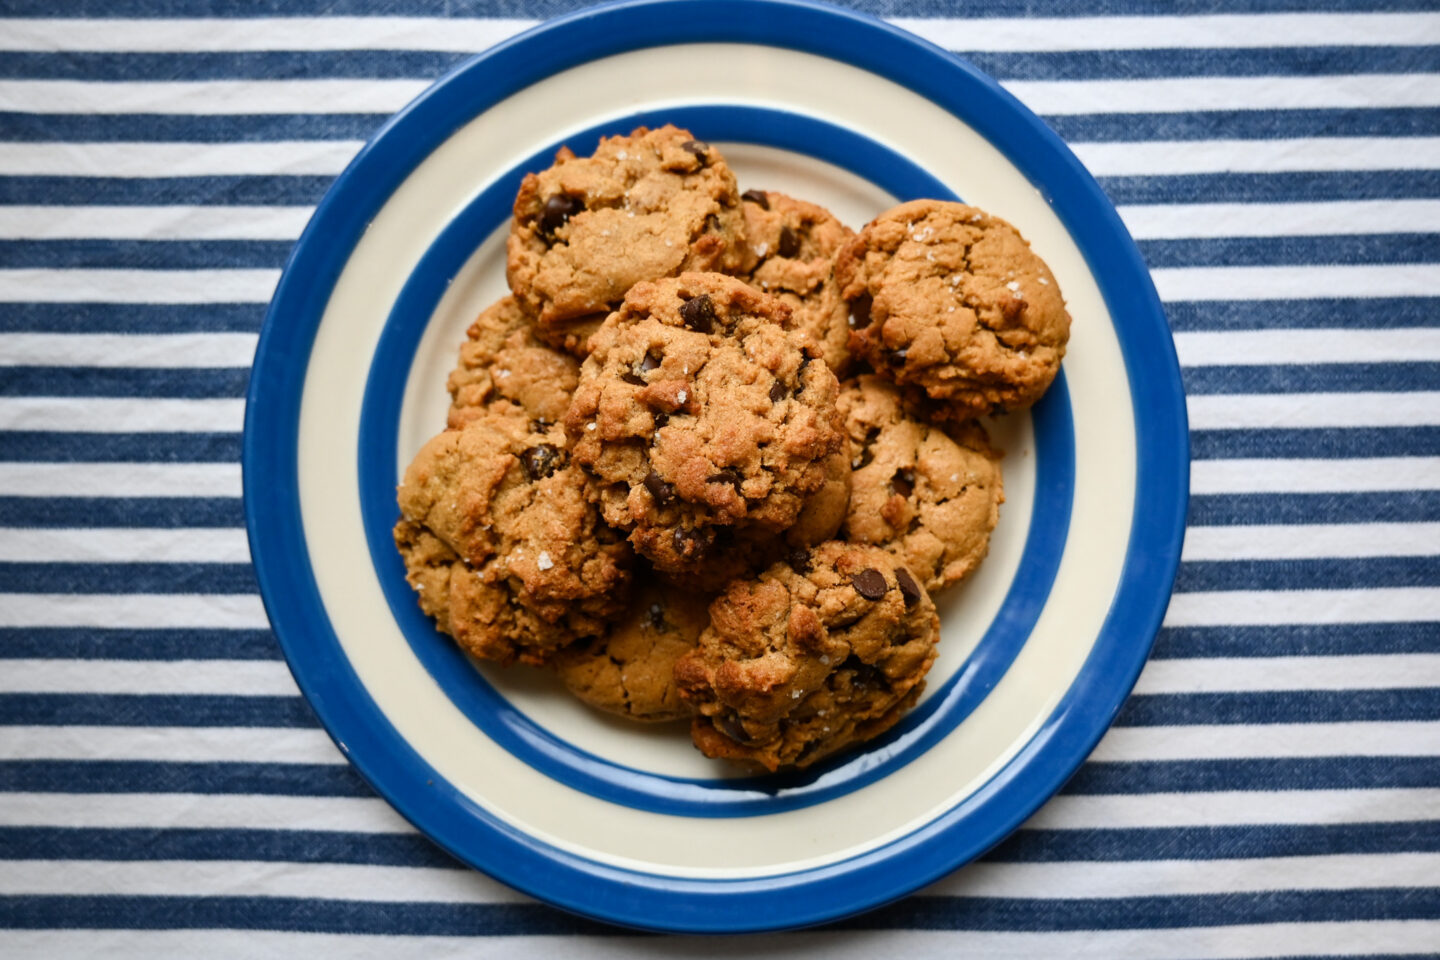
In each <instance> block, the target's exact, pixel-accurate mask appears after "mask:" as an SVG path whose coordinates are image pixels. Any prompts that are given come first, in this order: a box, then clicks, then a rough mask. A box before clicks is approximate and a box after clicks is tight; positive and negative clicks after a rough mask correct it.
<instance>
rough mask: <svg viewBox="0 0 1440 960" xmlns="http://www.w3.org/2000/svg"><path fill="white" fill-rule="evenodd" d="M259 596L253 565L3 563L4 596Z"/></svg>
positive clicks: (0, 577) (1, 589) (1, 586)
mask: <svg viewBox="0 0 1440 960" xmlns="http://www.w3.org/2000/svg"><path fill="white" fill-rule="evenodd" d="M77 521H82V522H83V518H81V517H72V518H71V523H72V525H73V524H74V523H75V522H77ZM258 592H259V587H258V586H257V585H256V583H255V572H254V570H253V569H252V568H251V566H250V564H248V563H0V593H118V594H125V593H224V594H232V593H258Z"/></svg>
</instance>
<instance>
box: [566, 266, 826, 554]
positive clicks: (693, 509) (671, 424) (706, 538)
mask: <svg viewBox="0 0 1440 960" xmlns="http://www.w3.org/2000/svg"><path fill="white" fill-rule="evenodd" d="M788 320H789V308H788V307H786V306H785V305H784V304H783V303H781V302H780V301H779V300H777V299H775V298H774V297H770V296H767V295H766V294H763V293H760V292H758V291H756V290H754V289H752V288H751V287H749V286H746V285H745V284H744V283H743V282H741V281H740V280H736V279H735V278H733V277H726V276H721V275H719V274H713V273H711V274H705V273H687V274H684V275H682V276H680V277H678V278H673V279H667V280H659V281H655V282H653V283H640V284H636V285H635V287H633V288H632V289H631V291H630V293H629V294H628V295H627V296H626V297H625V302H624V304H623V305H622V307H621V308H620V310H618V311H617V312H616V313H614V314H612V315H611V316H610V317H609V319H607V320H606V321H605V324H604V326H602V327H601V328H600V330H599V332H598V333H596V334H595V336H594V337H592V338H591V342H590V343H591V354H590V356H589V357H588V358H587V359H586V361H585V363H584V364H583V365H582V367H581V370H580V384H579V386H578V387H577V388H576V391H575V397H574V400H573V402H572V403H571V405H570V410H569V412H568V413H567V414H566V416H565V429H566V432H567V434H568V435H569V437H570V441H571V448H572V450H573V451H574V456H575V461H576V463H578V464H579V465H580V466H581V467H583V468H584V470H585V471H586V472H587V474H588V475H589V477H590V481H591V491H592V495H593V496H594V497H595V498H596V499H597V500H598V502H599V504H600V509H601V512H602V515H603V516H604V518H605V520H606V522H608V523H609V524H610V525H611V526H613V527H616V528H617V529H620V530H624V531H627V533H628V534H629V536H630V540H631V542H632V543H633V544H634V545H635V549H636V550H637V551H639V552H640V553H642V554H644V555H645V556H646V557H648V558H649V559H650V560H651V561H652V562H653V563H654V564H655V567H656V569H657V570H659V571H661V572H664V573H667V574H672V575H681V576H684V575H687V574H688V575H693V574H698V573H701V572H703V571H706V570H708V569H710V568H711V567H712V566H713V565H715V564H716V563H717V562H719V561H720V560H722V559H723V558H724V556H725V555H726V554H727V553H728V552H729V551H730V549H731V546H732V544H733V543H734V542H735V541H738V540H741V539H751V540H753V539H756V538H762V539H763V538H775V537H778V536H779V535H780V534H781V533H782V532H783V531H784V530H785V529H786V528H788V527H790V526H791V525H792V524H794V523H795V521H796V518H797V517H798V516H799V514H800V511H801V508H802V507H803V506H804V505H805V503H806V501H807V500H808V499H809V498H810V497H811V496H812V495H813V494H816V493H817V492H819V491H821V490H822V489H823V488H824V487H825V486H826V483H827V460H828V459H829V458H830V457H831V456H832V455H834V454H835V453H836V451H837V450H839V449H840V447H841V444H842V442H843V440H842V436H843V429H842V425H841V422H840V418H839V414H838V412H837V411H836V409H835V395H836V392H837V390H838V388H839V384H838V383H837V381H836V380H835V375H834V374H833V373H832V372H831V371H830V368H829V367H827V366H826V365H825V364H824V363H823V362H816V361H818V360H819V357H818V351H817V349H816V347H815V346H814V344H813V342H812V341H810V340H809V338H807V337H803V336H801V335H799V334H796V333H795V332H793V331H791V330H790V329H789V328H788ZM722 531H725V532H726V535H727V536H726V537H722V536H721V532H722ZM732 535H733V538H734V540H730V541H728V542H727V537H728V536H732Z"/></svg>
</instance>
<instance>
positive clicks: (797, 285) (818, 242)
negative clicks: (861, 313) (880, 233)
mask: <svg viewBox="0 0 1440 960" xmlns="http://www.w3.org/2000/svg"><path fill="white" fill-rule="evenodd" d="M741 200H742V203H741V209H742V210H743V211H744V213H745V247H746V251H747V254H748V257H747V264H746V267H745V270H744V272H743V273H742V274H741V276H742V277H743V278H744V279H745V281H746V282H747V283H749V284H750V285H751V286H753V287H759V288H760V289H761V290H763V291H765V292H766V293H768V294H771V295H772V296H776V297H779V298H780V299H781V300H783V301H784V302H785V303H786V304H787V305H788V306H789V307H790V314H791V322H792V323H793V324H794V326H795V329H797V330H800V331H802V332H803V333H808V334H809V335H810V336H811V337H813V338H814V339H815V342H816V343H818V344H819V345H820V350H821V352H822V355H823V356H824V358H825V362H826V363H828V364H829V365H830V368H831V369H832V370H834V371H835V372H836V373H837V374H842V373H843V372H844V370H845V368H846V367H847V366H848V365H849V363H850V351H849V346H848V341H849V337H850V327H849V319H850V307H849V305H848V304H847V303H846V302H845V298H844V297H842V296H841V295H840V284H839V283H838V282H837V281H836V279H835V256H836V254H838V253H839V252H840V249H841V247H843V246H844V245H845V244H846V243H847V242H849V240H850V239H851V238H852V237H854V236H855V233H854V231H852V230H851V229H850V228H849V227H846V226H845V225H844V224H843V223H841V222H840V221H839V220H837V219H836V218H835V216H834V215H833V214H831V213H830V211H828V210H826V209H825V208H824V207H819V206H816V205H815V204H813V203H806V202H805V201H803V200H796V199H795V198H793V197H788V196H786V195H785V194H783V193H779V192H777V191H774V190H747V191H745V193H743V194H742V195H741Z"/></svg>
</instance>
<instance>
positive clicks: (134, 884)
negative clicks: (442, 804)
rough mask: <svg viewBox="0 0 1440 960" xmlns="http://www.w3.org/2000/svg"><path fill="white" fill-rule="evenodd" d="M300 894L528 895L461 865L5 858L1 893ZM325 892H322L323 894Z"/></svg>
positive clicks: (454, 898) (0, 865)
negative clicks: (18, 859)
mask: <svg viewBox="0 0 1440 960" xmlns="http://www.w3.org/2000/svg"><path fill="white" fill-rule="evenodd" d="M119 891H124V893H125V895H126V896H136V897H300V898H307V899H308V898H316V899H325V900H359V901H363V902H386V901H390V902H393V901H395V900H402V899H403V900H405V901H407V902H411V903H517V902H522V901H526V900H528V898H526V897H524V896H523V895H522V894H519V893H517V892H515V891H514V890H511V889H510V888H509V887H507V886H505V885H504V884H502V883H498V882H496V881H494V880H491V879H490V878H489V877H487V876H485V875H484V874H482V873H479V872H477V871H475V870H470V869H469V868H467V867H463V866H461V865H460V864H458V863H457V864H456V865H455V866H453V867H388V866H374V865H371V864H352V863H306V864H303V865H302V864H295V863H283V862H281V863H272V862H267V861H251V860H210V861H195V860H142V861H128V862H126V861H119V862H113V861H106V860H26V861H17V860H9V861H5V860H0V896H25V895H31V896H35V895H40V896H45V895H49V896H70V897H84V896H104V895H105V894H109V893H116V892H119ZM317 895H318V896H317Z"/></svg>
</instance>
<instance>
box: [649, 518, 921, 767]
mask: <svg viewBox="0 0 1440 960" xmlns="http://www.w3.org/2000/svg"><path fill="white" fill-rule="evenodd" d="M939 635H940V621H939V618H938V617H936V615H935V606H934V604H933V603H931V601H930V597H929V596H928V595H927V594H926V592H925V588H924V587H923V586H922V585H921V584H920V583H919V582H918V581H917V580H916V579H915V577H913V576H912V575H911V574H910V572H909V571H908V570H906V569H905V568H904V567H902V566H901V565H900V564H898V563H897V562H896V561H895V558H894V557H893V556H891V555H890V554H889V553H887V552H886V551H884V550H881V549H879V548H877V547H866V546H856V545H852V544H847V543H843V542H840V541H837V540H832V541H830V542H828V543H824V544H821V545H820V546H818V547H816V548H814V549H813V550H809V551H804V552H801V553H799V554H798V555H797V556H795V557H794V558H793V559H792V560H791V561H790V562H788V563H777V564H775V565H774V566H772V567H770V568H769V569H768V570H766V571H765V572H764V573H762V574H761V575H760V576H759V578H757V579H755V580H743V581H736V582H735V583H732V584H731V585H730V586H729V587H727V588H726V590H725V592H724V593H722V594H721V595H720V596H719V597H718V598H717V599H716V600H715V602H714V603H712V604H711V605H710V627H709V628H708V629H707V630H706V631H705V632H704V633H703V634H701V636H700V642H699V645H698V646H697V647H696V649H695V650H694V651H693V652H691V653H688V654H686V655H685V656H684V657H682V658H681V659H680V661H679V662H678V663H676V665H675V680H676V682H677V683H678V684H679V686H680V692H681V695H682V696H683V697H685V698H686V699H687V700H689V701H690V702H691V703H692V704H693V705H694V707H695V708H696V710H697V713H698V715H697V716H696V718H695V720H694V722H693V725H692V727H691V736H692V738H693V739H694V741H695V744H696V746H698V747H699V748H700V750H701V751H702V752H703V753H704V754H705V755H706V756H709V757H724V758H728V759H731V760H741V761H745V762H748V763H753V764H758V765H760V766H763V767H765V768H766V769H768V770H776V769H779V768H780V767H785V766H791V765H794V766H798V767H804V766H808V765H809V764H811V763H814V762H815V761H817V760H819V759H821V758H823V757H826V756H829V755H831V754H833V753H835V752H836V751H839V750H841V749H844V748H845V747H847V746H850V745H851V744H854V743H859V742H861V741H864V740H868V739H870V738H872V737H874V736H877V735H878V734H880V733H882V732H884V731H885V730H886V729H888V728H889V727H890V726H892V725H893V724H894V723H895V721H896V720H898V719H899V718H900V715H901V713H902V712H903V711H904V710H905V709H907V708H908V707H909V706H910V705H912V704H913V703H914V702H915V700H916V698H917V697H918V696H919V693H920V690H921V687H922V685H923V682H924V677H925V674H926V672H927V671H929V669H930V665H931V663H932V662H934V659H935V644H936V642H937V641H938V639H939Z"/></svg>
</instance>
